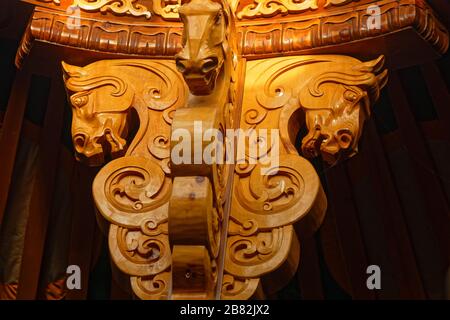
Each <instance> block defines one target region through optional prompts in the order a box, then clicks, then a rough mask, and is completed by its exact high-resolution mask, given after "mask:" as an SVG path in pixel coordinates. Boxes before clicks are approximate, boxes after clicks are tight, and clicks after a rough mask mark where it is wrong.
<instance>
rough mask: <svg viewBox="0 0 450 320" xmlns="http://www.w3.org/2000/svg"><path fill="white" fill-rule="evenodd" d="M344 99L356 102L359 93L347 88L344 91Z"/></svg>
mask: <svg viewBox="0 0 450 320" xmlns="http://www.w3.org/2000/svg"><path fill="white" fill-rule="evenodd" d="M344 99H345V100H347V101H350V102H355V101H357V100H358V94H357V93H356V92H354V91H351V90H347V91H345V93H344Z"/></svg>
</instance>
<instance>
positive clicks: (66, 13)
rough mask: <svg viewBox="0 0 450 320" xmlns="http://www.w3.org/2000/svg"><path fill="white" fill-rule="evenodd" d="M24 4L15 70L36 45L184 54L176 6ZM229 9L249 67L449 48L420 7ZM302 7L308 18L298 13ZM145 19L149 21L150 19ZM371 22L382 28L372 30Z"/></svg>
mask: <svg viewBox="0 0 450 320" xmlns="http://www.w3.org/2000/svg"><path fill="white" fill-rule="evenodd" d="M24 1H26V2H29V3H32V4H35V5H36V10H35V13H34V14H33V16H32V19H31V21H30V24H29V27H28V31H27V33H26V35H25V37H24V39H23V41H22V46H21V48H20V49H19V52H18V59H17V62H18V65H20V61H21V58H22V57H24V56H26V54H27V53H28V52H29V50H30V48H31V43H32V41H34V40H38V41H45V42H50V43H54V44H60V45H64V46H69V47H75V48H82V49H87V50H95V51H100V52H105V53H114V54H122V55H136V56H137V57H155V58H162V57H167V58H172V57H173V56H174V55H175V53H176V52H177V51H179V50H180V48H181V35H182V25H181V23H180V22H179V18H178V2H177V1H150V0H148V1H147V0H140V1H137V2H135V3H134V2H129V1H128V2H126V3H125V2H124V5H125V4H126V6H125V7H120V6H115V5H112V4H111V3H110V1H107V0H98V1H97V2H87V1H81V0H76V1H75V2H77V3H78V6H75V7H71V6H72V5H73V4H74V2H73V1H72V0H61V1H60V3H55V2H52V1H38V0H24ZM230 2H231V7H232V10H233V11H234V12H235V13H236V14H237V16H238V17H241V19H240V20H238V21H237V26H236V28H237V32H238V40H237V41H238V50H239V52H240V54H241V55H242V56H243V57H245V58H248V59H258V58H263V57H274V56H277V55H279V54H291V55H296V54H308V53H317V52H329V53H334V52H342V53H347V54H349V53H353V52H361V51H364V50H365V51H364V52H363V53H364V54H367V55H368V56H369V55H370V53H372V52H374V51H376V52H379V53H383V54H385V55H387V56H390V55H394V56H399V55H400V57H399V58H398V59H399V60H402V59H404V57H407V56H408V55H409V53H410V50H409V49H407V48H409V47H410V46H423V43H422V42H423V41H424V43H428V44H429V46H430V47H432V48H433V50H434V52H435V53H434V54H435V55H436V56H437V55H438V54H442V53H444V52H446V51H447V49H448V46H449V40H448V39H449V37H448V32H447V30H446V28H445V27H444V26H443V25H442V23H441V22H440V21H439V19H438V18H437V16H436V15H435V13H434V12H433V10H432V9H431V8H430V7H429V6H428V4H427V3H426V2H425V1H419V0H382V1H375V0H360V1H344V0H333V1H331V0H330V1H327V2H326V3H325V4H323V2H318V1H317V0H305V1H303V2H294V1H288V0H277V1H270V4H271V5H270V6H268V3H269V2H268V1H267V0H255V3H253V4H248V5H245V4H241V2H239V1H230ZM116 3H117V2H116ZM371 5H376V7H375V9H372V10H369V9H370V8H371ZM126 7H128V8H139V9H136V10H137V11H136V10H134V9H129V10H128V11H125V12H119V9H114V8H121V9H120V10H122V11H123V10H125V9H124V8H126ZM303 7H305V8H307V10H306V9H301V10H300V9H299V8H303ZM74 8H78V11H77V10H75V9H74ZM114 10H116V11H114ZM133 10H134V11H133ZM147 12H150V13H151V17H150V18H147V15H146V14H147ZM372 21H376V22H377V23H378V22H379V24H378V25H376V24H375V25H373V24H372ZM411 31H412V32H413V33H414V35H415V37H416V39H415V40H414V43H409V44H407V45H406V44H405V45H403V46H399V47H395V46H393V45H390V46H387V45H386V44H383V42H381V41H380V37H386V39H389V40H387V41H389V42H398V40H396V39H397V38H395V37H396V35H397V33H398V32H402V33H408V32H411ZM407 37H408V38H411V35H407ZM421 39H422V40H423V41H422V40H421ZM361 41H366V42H364V44H361ZM364 48H367V49H364ZM418 50H419V51H420V50H422V49H421V48H419V47H418ZM430 54H431V53H430ZM430 54H428V53H427V54H425V52H422V56H424V58H423V59H429V55H430ZM418 59H420V57H418Z"/></svg>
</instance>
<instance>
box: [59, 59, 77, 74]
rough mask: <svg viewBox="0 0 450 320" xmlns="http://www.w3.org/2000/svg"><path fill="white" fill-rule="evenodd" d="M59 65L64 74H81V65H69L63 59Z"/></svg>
mask: <svg viewBox="0 0 450 320" xmlns="http://www.w3.org/2000/svg"><path fill="white" fill-rule="evenodd" d="M61 65H62V69H63V72H64V75H65V76H69V77H79V76H80V75H81V69H82V68H81V67H77V66H73V65H70V64H68V63H65V62H64V61H62V62H61Z"/></svg>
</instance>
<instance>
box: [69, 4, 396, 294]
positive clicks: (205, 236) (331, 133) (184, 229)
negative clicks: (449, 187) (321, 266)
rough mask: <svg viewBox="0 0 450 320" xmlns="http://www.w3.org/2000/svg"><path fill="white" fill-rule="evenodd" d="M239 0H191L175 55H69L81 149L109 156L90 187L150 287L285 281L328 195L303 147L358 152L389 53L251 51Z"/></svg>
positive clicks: (157, 290) (250, 286)
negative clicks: (264, 55)
mask: <svg viewBox="0 0 450 320" xmlns="http://www.w3.org/2000/svg"><path fill="white" fill-rule="evenodd" d="M232 8H233V7H230V5H229V4H228V2H226V1H213V0H191V1H187V2H186V3H184V4H183V5H182V6H181V7H180V8H179V10H178V12H179V14H180V17H181V20H182V22H183V26H184V28H183V38H182V41H181V43H182V48H181V50H179V52H178V53H177V54H176V55H174V56H173V58H174V59H173V60H150V59H147V60H145V59H119V60H101V61H97V62H94V63H92V64H89V65H87V66H85V67H77V66H72V65H69V64H66V63H63V69H64V80H65V84H66V88H67V91H68V95H69V100H70V103H71V105H72V109H73V123H72V137H73V143H74V147H75V153H76V157H77V158H78V159H79V160H80V161H83V162H85V163H86V164H88V165H92V166H99V165H103V164H104V163H107V164H106V165H105V166H104V167H103V168H102V170H101V171H100V172H99V174H98V175H97V177H96V179H95V181H94V185H93V194H94V199H95V202H96V205H97V208H98V210H99V212H100V214H101V216H102V219H104V220H105V221H106V222H107V224H109V230H108V234H109V248H110V253H111V258H112V260H113V262H114V264H115V265H116V266H117V268H118V269H119V270H120V271H121V272H122V273H123V274H125V275H126V276H127V277H128V278H129V281H130V285H131V288H132V290H133V292H134V294H135V295H136V296H137V297H139V298H141V299H216V298H221V299H249V298H252V297H256V298H262V297H264V295H270V294H272V293H274V292H276V291H277V290H279V289H280V288H282V287H283V286H284V285H286V284H287V282H288V281H289V280H290V279H291V277H292V276H293V275H294V273H295V272H296V270H297V267H298V263H299V258H300V243H299V240H298V238H297V235H296V233H295V231H294V224H296V223H299V224H300V226H299V230H301V232H305V234H311V233H313V232H315V230H317V229H318V227H319V226H320V224H321V223H322V221H323V218H324V215H325V211H326V208H327V201H326V196H325V194H324V191H323V189H322V186H321V183H320V180H319V177H318V175H317V173H316V172H315V170H314V168H313V166H312V165H311V164H310V163H309V162H308V161H307V160H306V159H305V158H303V156H305V157H308V158H312V157H316V156H322V157H323V159H324V160H325V161H326V162H328V163H329V164H330V165H334V164H335V163H337V162H338V161H341V160H343V159H345V158H348V157H351V156H353V155H354V154H355V153H356V152H357V145H358V141H359V138H360V137H361V133H362V130H363V124H364V121H365V120H366V119H367V118H368V117H369V116H370V110H371V106H372V105H373V103H375V102H376V100H377V99H378V97H379V93H380V90H381V89H382V88H383V87H384V85H385V84H386V81H387V71H386V70H383V64H384V59H383V57H382V56H381V57H380V58H378V59H375V60H373V61H369V62H361V61H359V60H357V59H355V58H352V57H348V56H338V55H305V56H288V57H278V58H269V59H259V60H254V61H249V62H246V61H245V60H244V59H242V58H241V57H240V55H239V51H238V47H237V44H236V39H237V37H236V35H237V33H236V26H235V19H234V13H233V10H232ZM244 71H245V72H244ZM302 128H303V129H304V130H306V132H307V134H306V135H305V136H304V137H303V141H302V147H301V155H300V153H299V150H298V148H297V146H296V141H297V138H298V135H299V132H300V130H301V129H302ZM237 129H239V130H237ZM230 132H231V135H230V134H229V133H230ZM205 137H207V138H205ZM230 159H231V161H229V160H230Z"/></svg>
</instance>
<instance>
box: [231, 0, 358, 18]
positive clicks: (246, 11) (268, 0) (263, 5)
mask: <svg viewBox="0 0 450 320" xmlns="http://www.w3.org/2000/svg"><path fill="white" fill-rule="evenodd" d="M351 1H354V0H327V2H326V3H325V5H324V8H327V7H329V6H331V5H336V6H337V5H344V4H347V3H349V2H351ZM318 8H319V5H318V0H254V2H253V3H252V4H249V5H247V6H246V7H244V8H243V9H242V10H241V11H239V13H238V14H237V16H238V18H239V19H242V18H253V17H268V18H270V17H272V16H274V15H276V14H288V13H300V12H304V11H307V10H316V9H318Z"/></svg>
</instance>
